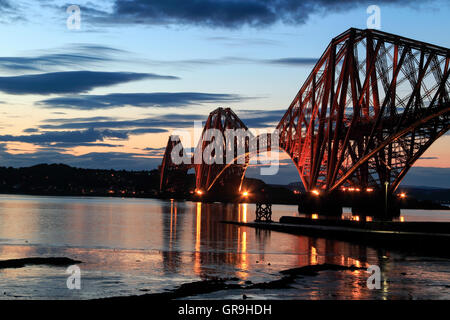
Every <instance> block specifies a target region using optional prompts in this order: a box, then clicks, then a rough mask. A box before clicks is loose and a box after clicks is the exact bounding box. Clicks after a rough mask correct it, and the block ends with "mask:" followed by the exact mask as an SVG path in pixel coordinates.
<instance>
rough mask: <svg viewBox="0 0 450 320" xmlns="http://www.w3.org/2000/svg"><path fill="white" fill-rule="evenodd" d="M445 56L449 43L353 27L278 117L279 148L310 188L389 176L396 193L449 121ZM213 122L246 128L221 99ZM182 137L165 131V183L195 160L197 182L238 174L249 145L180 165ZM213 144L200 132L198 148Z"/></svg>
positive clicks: (367, 184)
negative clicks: (175, 153)
mask: <svg viewBox="0 0 450 320" xmlns="http://www.w3.org/2000/svg"><path fill="white" fill-rule="evenodd" d="M449 62H450V49H447V48H443V47H440V46H436V45H432V44H428V43H424V42H420V41H416V40H412V39H408V38H404V37H401V36H397V35H394V34H389V33H385V32H381V31H377V30H359V29H353V28H352V29H349V30H347V31H346V32H344V33H342V34H341V35H339V36H337V37H336V38H334V39H333V40H332V41H331V42H330V44H329V45H328V47H327V48H326V50H325V52H324V53H323V55H322V56H321V57H320V59H319V60H318V62H317V63H316V65H315V66H314V68H313V70H312V72H311V74H310V75H309V77H308V78H307V79H306V81H305V83H304V84H303V86H302V87H301V88H300V91H299V92H298V93H297V95H296V96H295V98H294V100H293V101H292V103H291V105H290V106H289V108H288V109H287V111H286V113H285V115H284V116H283V117H282V119H281V120H280V122H279V123H278V125H277V127H276V128H277V130H278V142H279V148H280V149H282V150H284V151H285V152H286V153H287V154H288V155H289V156H290V158H291V159H292V161H293V163H294V164H295V166H296V167H297V170H298V173H299V175H300V178H301V181H302V183H303V185H304V187H305V189H306V190H307V191H312V190H315V189H319V190H322V191H323V192H332V191H333V190H338V189H339V188H341V187H352V186H353V187H359V188H374V189H378V190H384V187H385V186H388V189H389V192H390V193H393V192H394V191H395V189H396V188H397V187H398V185H399V184H400V182H401V180H402V179H403V177H404V176H405V175H406V173H407V172H408V170H409V169H410V168H411V166H412V165H413V164H414V162H415V161H416V160H417V159H418V158H419V157H420V156H421V155H422V154H423V153H424V152H425V151H426V150H427V148H429V147H430V145H431V144H432V143H433V142H434V141H435V140H436V139H438V138H439V137H440V136H442V135H443V134H445V133H446V132H447V130H448V129H449V128H450V121H449V116H450V96H449V91H450V80H449V72H450V71H449ZM212 128H214V129H218V130H220V131H221V132H224V131H225V130H226V129H234V128H242V129H247V127H246V126H245V124H244V123H243V122H242V121H241V120H240V119H239V118H238V117H237V116H236V114H235V113H234V112H233V111H232V110H230V109H222V108H219V109H217V110H215V111H213V112H212V113H211V114H210V115H209V117H208V119H207V121H206V125H205V127H204V132H205V130H207V129H212ZM252 138H255V137H250V139H252ZM268 140H269V139H268ZM177 143H181V142H177V141H172V140H171V139H169V143H168V145H167V148H166V152H165V155H164V158H163V161H162V165H161V167H160V170H161V185H160V187H161V190H162V191H163V190H166V189H167V188H168V187H169V186H170V185H171V183H172V182H171V176H172V175H173V174H174V173H175V172H178V173H180V172H181V173H185V172H187V170H188V169H189V168H192V167H194V168H195V175H196V188H197V189H199V190H203V191H207V190H210V189H211V188H212V186H213V185H214V184H215V183H217V182H218V181H224V180H227V179H229V178H232V177H234V178H236V177H238V178H239V180H240V181H242V179H243V177H244V175H245V170H246V168H247V166H248V158H249V157H250V155H251V153H250V152H247V153H246V156H247V157H246V161H245V163H244V164H242V163H241V164H238V163H237V162H233V163H231V164H228V165H227V164H206V163H203V162H202V163H199V164H192V165H190V164H181V165H175V164H174V163H173V162H172V161H171V156H170V155H171V153H172V150H173V148H174V147H175V146H176V144H177ZM224 143H225V142H224ZM207 144H208V143H207V142H205V141H203V140H201V141H200V142H199V143H198V145H197V149H198V150H202V151H203V150H204V149H205V148H206V147H207ZM245 144H246V147H247V148H248V141H247V140H246V141H245ZM225 149H226V148H223V150H224V152H225ZM268 149H270V143H269V148H268ZM183 152H184V151H181V155H183ZM256 152H258V150H256ZM239 180H238V181H239Z"/></svg>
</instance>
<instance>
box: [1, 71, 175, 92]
mask: <svg viewBox="0 0 450 320" xmlns="http://www.w3.org/2000/svg"><path fill="white" fill-rule="evenodd" d="M142 79H162V80H173V79H178V78H177V77H173V76H162V75H157V74H152V73H133V72H98V71H66V72H53V73H42V74H31V75H21V76H12V77H0V91H2V92H5V93H9V94H40V95H48V94H62V93H82V92H87V91H90V90H92V89H94V88H96V87H105V86H112V85H115V84H119V83H125V82H129V81H136V80H142Z"/></svg>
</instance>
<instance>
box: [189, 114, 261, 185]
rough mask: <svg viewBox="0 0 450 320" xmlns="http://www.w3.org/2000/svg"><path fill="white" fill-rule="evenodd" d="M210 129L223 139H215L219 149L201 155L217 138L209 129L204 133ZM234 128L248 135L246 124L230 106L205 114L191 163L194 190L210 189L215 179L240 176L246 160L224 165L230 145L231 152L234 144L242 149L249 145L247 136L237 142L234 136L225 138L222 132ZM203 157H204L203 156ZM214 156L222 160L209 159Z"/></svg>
mask: <svg viewBox="0 0 450 320" xmlns="http://www.w3.org/2000/svg"><path fill="white" fill-rule="evenodd" d="M211 129H215V130H216V132H217V133H220V134H221V137H222V138H223V139H222V141H220V142H218V143H219V144H221V148H215V149H214V150H213V152H212V153H209V152H207V155H205V154H204V153H205V149H206V148H207V147H208V146H209V145H210V144H211V143H212V142H214V141H215V140H216V139H217V137H215V136H214V134H213V135H210V134H209V133H211V131H209V133H208V130H211ZM236 129H242V130H245V131H246V132H248V133H249V134H250V135H251V133H250V131H249V130H248V128H247V126H246V125H245V124H244V123H243V122H242V120H241V119H239V117H238V116H237V115H236V114H235V113H234V112H233V111H232V110H231V109H230V108H217V109H216V110H214V111H213V112H211V113H210V114H209V116H208V119H207V120H206V123H205V126H204V128H203V132H202V135H201V138H200V141H199V142H198V145H197V148H196V149H195V154H194V161H193V163H194V168H195V177H196V189H197V190H202V191H207V190H210V189H211V187H212V186H213V184H214V183H215V182H217V181H226V180H227V179H228V178H229V177H231V176H237V177H241V176H243V174H244V172H245V169H246V166H247V164H246V163H244V164H239V163H235V162H233V163H232V164H231V165H228V166H227V163H226V162H227V161H226V159H227V153H228V152H231V151H230V150H231V147H232V146H234V147H233V148H234V154H235V155H236V154H237V151H238V150H239V147H238V145H237V144H239V143H243V144H244V145H243V146H242V147H243V148H244V149H245V150H248V148H249V140H248V139H244V141H238V140H236V139H235V140H234V141H232V142H231V141H227V138H228V136H227V134H226V131H227V130H236ZM251 136H252V135H251ZM250 138H251V137H250ZM216 152H221V153H222V154H221V155H219V154H216ZM205 157H206V158H207V159H205ZM218 157H220V158H221V159H222V161H221V162H222V163H213V162H216V161H211V159H212V158H215V159H218ZM200 160H201V161H200ZM205 160H206V161H205ZM224 168H226V170H225V171H224V170H223V169H224ZM219 173H221V174H220V179H216V177H217V176H219Z"/></svg>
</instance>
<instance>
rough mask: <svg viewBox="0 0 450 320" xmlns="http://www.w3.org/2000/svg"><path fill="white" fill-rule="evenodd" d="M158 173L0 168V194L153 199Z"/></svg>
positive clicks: (63, 167)
mask: <svg viewBox="0 0 450 320" xmlns="http://www.w3.org/2000/svg"><path fill="white" fill-rule="evenodd" d="M158 188H159V172H158V171H157V170H152V171H125V170H121V171H117V170H95V169H80V168H74V167H70V166H68V165H64V164H39V165H36V166H32V167H27V168H12V167H8V168H5V167H0V193H23V194H39V195H93V196H94V195H95V196H103V195H108V196H114V195H117V196H127V195H128V196H154V195H156V193H157V190H158Z"/></svg>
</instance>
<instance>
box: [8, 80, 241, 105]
mask: <svg viewBox="0 0 450 320" xmlns="http://www.w3.org/2000/svg"><path fill="white" fill-rule="evenodd" d="M0 89H1V85H0ZM243 99H245V97H241V96H239V95H235V94H224V93H203V92H154V93H112V94H106V95H77V96H71V97H58V98H51V99H46V100H42V101H39V102H37V105H40V106H43V107H46V108H65V109H78V110H95V109H111V108H119V107H126V106H134V107H140V108H149V107H156V108H162V107H187V106H189V105H199V104H203V103H217V102H236V101H241V100H243Z"/></svg>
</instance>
